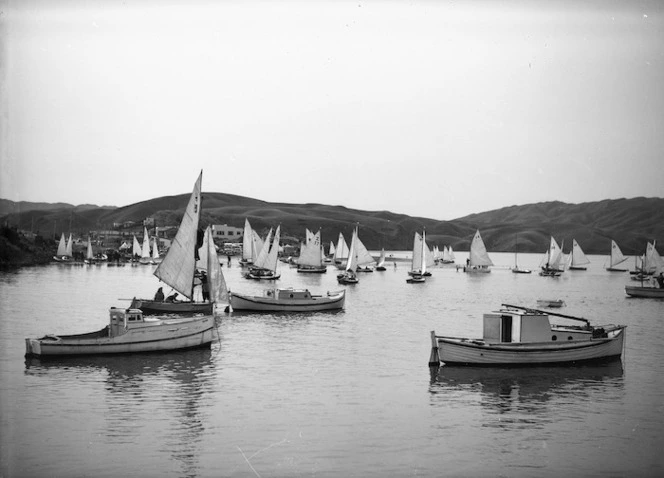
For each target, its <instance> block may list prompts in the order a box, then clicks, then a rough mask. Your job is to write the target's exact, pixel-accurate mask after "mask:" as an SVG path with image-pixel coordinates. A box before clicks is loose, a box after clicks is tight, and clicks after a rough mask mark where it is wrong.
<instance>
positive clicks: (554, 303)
mask: <svg viewBox="0 0 664 478" xmlns="http://www.w3.org/2000/svg"><path fill="white" fill-rule="evenodd" d="M564 305H565V301H564V300H562V299H537V306H538V307H548V308H552V309H559V308H560V307H563V306H564Z"/></svg>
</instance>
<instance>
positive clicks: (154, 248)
mask: <svg viewBox="0 0 664 478" xmlns="http://www.w3.org/2000/svg"><path fill="white" fill-rule="evenodd" d="M158 244H159V243H158V241H157V237H156V236H155V238H154V239H153V241H152V263H153V264H159V263H160V262H161V261H162V258H161V256H160V255H159V245H158Z"/></svg>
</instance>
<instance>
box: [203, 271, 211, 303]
mask: <svg viewBox="0 0 664 478" xmlns="http://www.w3.org/2000/svg"><path fill="white" fill-rule="evenodd" d="M201 290H202V292H203V302H207V301H208V300H210V284H208V277H207V274H206V273H205V271H201Z"/></svg>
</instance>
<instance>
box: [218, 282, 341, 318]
mask: <svg viewBox="0 0 664 478" xmlns="http://www.w3.org/2000/svg"><path fill="white" fill-rule="evenodd" d="M345 300H346V291H344V290H341V291H338V292H332V293H331V292H328V293H327V295H314V294H312V293H311V292H309V290H308V289H293V288H287V289H286V288H284V289H281V288H274V289H267V290H265V291H263V295H247V294H238V293H235V292H232V293H231V306H232V307H233V310H236V311H237V310H253V311H258V312H313V311H322V310H339V309H343V307H344V302H345Z"/></svg>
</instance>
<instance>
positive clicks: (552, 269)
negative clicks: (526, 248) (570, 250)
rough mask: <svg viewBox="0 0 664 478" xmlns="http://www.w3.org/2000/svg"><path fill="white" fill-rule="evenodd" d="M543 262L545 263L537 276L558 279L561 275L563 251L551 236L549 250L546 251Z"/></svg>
mask: <svg viewBox="0 0 664 478" xmlns="http://www.w3.org/2000/svg"><path fill="white" fill-rule="evenodd" d="M545 260H546V262H545V264H544V265H542V266H541V270H540V273H539V275H541V276H544V277H558V276H560V274H562V272H563V271H562V263H563V251H562V249H561V248H560V246H559V245H558V243H557V242H556V240H555V239H554V238H553V236H551V243H550V245H549V249H548V250H547V251H546V255H545ZM543 261H544V260H543Z"/></svg>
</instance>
